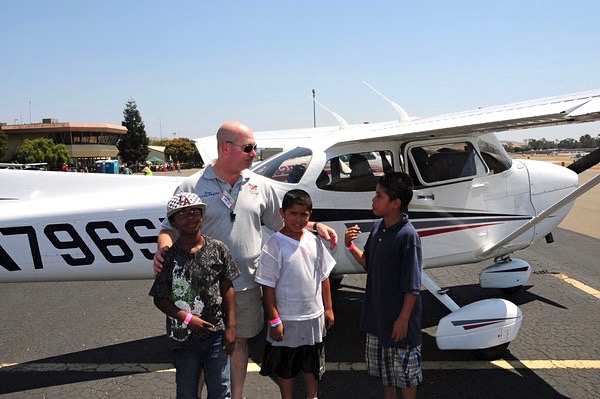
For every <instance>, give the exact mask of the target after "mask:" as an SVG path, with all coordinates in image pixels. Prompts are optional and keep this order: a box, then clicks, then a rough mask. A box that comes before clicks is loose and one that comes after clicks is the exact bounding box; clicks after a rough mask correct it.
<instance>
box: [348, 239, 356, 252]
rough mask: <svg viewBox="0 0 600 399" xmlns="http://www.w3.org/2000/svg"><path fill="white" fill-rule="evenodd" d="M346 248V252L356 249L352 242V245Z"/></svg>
mask: <svg viewBox="0 0 600 399" xmlns="http://www.w3.org/2000/svg"><path fill="white" fill-rule="evenodd" d="M346 248H348V251H352V250H353V249H354V248H356V244H354V241H352V244H350V245H348V246H347V247H346Z"/></svg>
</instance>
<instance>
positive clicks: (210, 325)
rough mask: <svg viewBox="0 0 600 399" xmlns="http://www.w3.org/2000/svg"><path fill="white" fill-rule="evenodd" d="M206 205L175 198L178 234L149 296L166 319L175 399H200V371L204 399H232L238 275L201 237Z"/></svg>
mask: <svg viewBox="0 0 600 399" xmlns="http://www.w3.org/2000/svg"><path fill="white" fill-rule="evenodd" d="M205 209H206V205H205V204H204V203H203V202H202V200H201V199H200V197H198V196H197V195H196V194H194V193H187V192H181V193H178V194H176V195H174V196H173V197H172V198H171V199H170V200H169V203H168V205H167V217H168V218H169V222H170V223H171V225H172V226H173V227H175V228H176V229H177V231H178V232H179V238H178V240H177V241H176V242H175V243H174V244H173V246H172V247H171V248H170V249H169V250H168V252H167V253H166V255H165V262H164V268H163V269H162V271H161V272H160V273H159V274H158V275H157V276H156V279H155V281H154V285H153V286H152V288H151V290H150V295H151V296H153V297H154V304H155V305H156V307H157V308H159V309H160V310H161V311H163V313H165V314H166V315H167V336H168V337H169V338H170V340H169V341H170V347H171V348H172V349H173V363H174V365H175V369H176V382H177V398H194V399H196V398H197V397H198V378H199V376H200V373H201V372H202V371H203V370H204V372H205V375H206V385H207V387H208V398H209V399H217V398H230V397H231V386H230V379H229V354H231V351H232V350H233V345H234V342H235V325H236V321H235V291H234V289H233V285H232V283H231V280H233V279H234V278H235V277H237V276H238V275H239V271H238V269H237V266H236V265H235V262H234V261H233V258H232V257H231V254H230V253H229V250H228V249H227V247H226V246H225V244H223V243H222V242H220V241H217V240H215V239H213V238H210V237H207V236H205V235H203V234H202V233H201V231H200V228H201V226H202V217H203V215H204V210H205Z"/></svg>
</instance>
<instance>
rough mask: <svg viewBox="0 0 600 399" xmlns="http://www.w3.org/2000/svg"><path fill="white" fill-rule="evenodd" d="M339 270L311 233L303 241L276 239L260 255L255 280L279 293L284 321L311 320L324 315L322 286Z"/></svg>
mask: <svg viewBox="0 0 600 399" xmlns="http://www.w3.org/2000/svg"><path fill="white" fill-rule="evenodd" d="M334 266H335V260H334V259H333V256H331V254H330V253H329V251H327V249H326V248H325V245H324V244H323V242H321V240H320V239H319V238H317V237H316V236H315V235H314V234H312V233H311V232H310V231H308V230H304V234H303V235H302V238H301V239H300V241H296V240H294V239H293V238H290V237H288V236H286V235H283V234H281V233H279V232H278V233H275V234H274V235H272V236H271V237H270V238H269V239H268V240H267V242H266V243H265V245H264V246H263V249H262V251H261V254H260V261H259V265H258V268H257V270H256V277H255V280H256V282H257V283H259V284H263V285H266V286H268V287H272V288H274V289H275V297H276V298H277V311H278V312H279V317H280V318H281V320H284V321H285V320H297V321H300V320H310V319H314V318H317V317H319V316H321V315H322V314H323V313H324V308H323V297H322V294H321V283H322V282H323V280H325V279H327V278H328V277H329V273H331V270H332V269H333V267H334Z"/></svg>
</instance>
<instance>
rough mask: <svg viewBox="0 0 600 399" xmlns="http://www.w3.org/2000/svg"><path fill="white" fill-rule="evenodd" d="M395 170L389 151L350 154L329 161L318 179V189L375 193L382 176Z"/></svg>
mask: <svg viewBox="0 0 600 399" xmlns="http://www.w3.org/2000/svg"><path fill="white" fill-rule="evenodd" d="M393 170H394V165H393V157H392V153H391V152H390V151H387V150H382V151H369V152H360V153H350V154H344V155H340V156H336V157H333V158H331V159H329V160H327V163H326V164H325V168H324V169H323V170H322V171H321V173H320V175H319V177H318V178H317V181H316V184H317V187H318V188H320V189H321V190H328V191H348V192H368V191H375V186H376V185H377V181H378V180H379V177H380V176H383V174H384V173H387V172H390V171H393Z"/></svg>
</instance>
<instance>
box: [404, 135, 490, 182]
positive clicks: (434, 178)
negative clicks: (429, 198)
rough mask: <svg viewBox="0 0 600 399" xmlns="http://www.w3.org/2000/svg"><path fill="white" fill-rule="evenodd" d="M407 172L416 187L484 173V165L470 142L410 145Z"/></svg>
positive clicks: (485, 171) (485, 170)
mask: <svg viewBox="0 0 600 399" xmlns="http://www.w3.org/2000/svg"><path fill="white" fill-rule="evenodd" d="M408 156H409V158H410V160H411V162H410V168H409V173H410V175H411V177H412V178H413V180H414V182H415V186H417V187H418V186H421V187H422V186H425V185H429V184H432V183H437V182H445V181H448V180H456V179H466V178H470V177H475V176H481V175H485V174H486V173H487V169H486V165H485V163H484V162H483V160H482V159H481V157H480V156H479V154H478V152H477V150H476V149H475V147H474V146H473V144H471V143H470V142H466V141H461V142H455V143H444V144H436V145H423V146H417V145H415V146H411V147H410V148H409V150H408Z"/></svg>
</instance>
